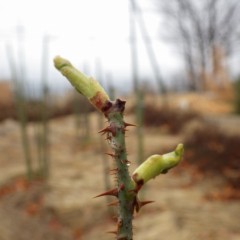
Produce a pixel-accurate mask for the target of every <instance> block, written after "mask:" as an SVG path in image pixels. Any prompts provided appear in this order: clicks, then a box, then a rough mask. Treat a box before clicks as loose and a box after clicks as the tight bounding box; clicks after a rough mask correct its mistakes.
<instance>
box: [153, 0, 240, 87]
mask: <svg viewBox="0 0 240 240" xmlns="http://www.w3.org/2000/svg"><path fill="white" fill-rule="evenodd" d="M156 4H157V7H158V9H159V11H160V12H161V13H163V14H164V16H165V20H166V25H167V29H168V33H167V37H168V38H169V39H170V40H172V41H173V42H174V43H176V45H177V47H178V48H179V49H180V50H181V54H182V57H183V59H184V61H185V66H186V72H187V74H188V79H189V88H190V89H192V90H198V89H206V88H207V81H208V76H207V72H208V71H211V74H212V76H213V75H214V71H215V70H216V66H214V65H215V60H214V55H216V54H215V53H216V49H220V50H219V51H223V52H224V56H225V58H228V57H229V56H231V55H232V54H233V53H234V52H235V51H236V48H237V47H238V45H239V40H240V14H239V10H240V2H239V1H238V0H202V1H191V0H170V1H156ZM212 79H213V78H212V77H211V80H212Z"/></svg>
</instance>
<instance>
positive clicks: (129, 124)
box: [124, 122, 136, 127]
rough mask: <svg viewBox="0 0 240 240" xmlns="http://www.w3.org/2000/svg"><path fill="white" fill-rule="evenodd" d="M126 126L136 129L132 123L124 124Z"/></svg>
mask: <svg viewBox="0 0 240 240" xmlns="http://www.w3.org/2000/svg"><path fill="white" fill-rule="evenodd" d="M124 126H125V127H136V125H135V124H131V123H127V122H124Z"/></svg>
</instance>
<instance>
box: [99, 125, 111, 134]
mask: <svg viewBox="0 0 240 240" xmlns="http://www.w3.org/2000/svg"><path fill="white" fill-rule="evenodd" d="M107 132H112V130H111V127H110V126H107V127H105V128H103V129H102V130H100V131H99V132H98V133H102V134H105V133H107Z"/></svg>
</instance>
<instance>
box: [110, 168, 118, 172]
mask: <svg viewBox="0 0 240 240" xmlns="http://www.w3.org/2000/svg"><path fill="white" fill-rule="evenodd" d="M117 171H118V168H113V169H110V170H109V172H117Z"/></svg>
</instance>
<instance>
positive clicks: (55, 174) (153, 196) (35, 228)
mask: <svg viewBox="0 0 240 240" xmlns="http://www.w3.org/2000/svg"><path fill="white" fill-rule="evenodd" d="M206 118H208V119H210V120H211V121H213V122H214V124H220V125H221V127H222V128H223V129H224V130H225V131H228V128H231V130H230V131H232V132H234V130H233V129H234V128H235V130H236V132H237V131H239V124H240V119H239V118H234V120H233V119H232V117H231V116H229V115H225V118H224V121H219V123H218V118H217V117H216V115H214V117H210V116H207V117H206ZM97 120H98V116H97V114H96V113H92V114H91V117H90V123H91V138H90V139H89V140H85V141H83V140H82V139H79V138H78V136H77V135H76V131H75V119H74V117H73V116H68V117H63V118H59V119H55V120H51V121H50V156H51V174H50V179H49V181H48V183H47V184H44V183H43V182H41V181H35V182H33V183H31V184H29V183H28V182H27V181H26V180H25V179H24V177H22V175H23V173H24V171H25V168H24V158H23V153H22V147H21V141H20V131H19V127H18V124H17V123H16V122H15V121H12V120H6V121H4V122H2V123H1V125H0V151H1V155H0V167H1V175H0V186H1V187H0V240H23V239H24V240H30V239H34V240H43V239H44V240H46V239H47V240H48V239H49V240H53V239H58V240H59V239H60V240H61V239H64V240H68V239H73V240H79V239H81V240H85V239H86V240H103V239H104V240H108V239H109V240H110V239H114V236H112V235H111V234H108V233H106V232H108V231H112V230H114V228H115V227H114V225H115V223H114V221H115V217H114V214H113V211H110V212H109V211H108V209H109V208H108V207H107V206H106V205H107V202H106V199H104V198H97V199H95V198H93V197H94V196H96V195H97V194H99V193H101V192H103V191H104V189H105V187H104V183H103V182H104V176H103V164H102V161H107V162H108V163H109V164H110V165H113V163H112V162H111V159H110V158H107V157H105V156H104V155H103V154H102V153H103V152H106V151H107V146H104V149H103V147H102V145H101V144H100V143H101V142H100V141H101V140H102V139H101V137H100V136H99V135H98V134H97V131H98V130H99V127H98V122H97ZM127 121H128V122H134V120H133V116H131V115H130V116H127ZM216 122H217V123H216ZM232 122H234V123H237V124H236V125H235V124H234V125H233V124H230V125H231V126H229V123H232ZM192 126H194V124H190V123H189V128H191V127H192ZM34 129H35V125H34V124H31V125H30V127H29V137H30V138H31V143H32V145H34V142H35V140H36V139H35V138H34ZM189 131H191V130H189V129H185V130H184V132H180V133H179V134H177V135H169V134H167V133H166V132H161V130H160V129H159V128H157V127H154V128H148V129H144V143H145V155H146V157H147V156H148V155H149V154H152V153H153V152H154V151H156V149H158V150H159V152H158V153H159V154H161V153H162V152H161V151H163V149H166V148H168V149H169V148H171V147H172V148H174V147H175V146H176V144H177V143H179V142H182V141H184V138H185V135H186V133H189ZM127 136H128V137H127V145H128V154H129V160H130V161H132V162H135V159H136V154H135V153H136V135H135V130H134V129H130V131H129V132H128V133H127ZM32 156H33V157H34V158H36V149H35V148H34V147H33V148H32ZM183 162H184V159H183ZM134 168H135V164H134V163H132V164H131V166H130V170H131V172H132V171H133V170H134ZM179 169H181V172H178V169H177V168H176V169H174V170H173V171H170V172H169V173H168V174H166V175H161V176H160V177H158V178H156V179H155V180H154V181H150V182H149V184H148V185H147V187H146V189H145V190H144V191H143V193H142V199H146V200H154V203H152V204H150V205H148V206H146V207H145V208H143V209H142V210H141V212H140V213H139V214H138V215H136V216H135V220H134V226H135V228H134V236H135V237H134V239H136V240H146V239H148V240H159V239H165V240H192V239H194V240H200V239H206V240H219V239H228V240H239V239H240V223H239V216H240V200H237V199H236V200H221V199H220V200H214V199H212V198H211V199H209V198H207V197H206V196H207V195H209V193H214V192H216V191H217V192H218V191H219V190H221V188H222V186H223V179H222V178H221V177H219V176H211V177H204V176H197V181H196V176H194V173H193V171H188V169H187V168H186V169H184V168H179ZM196 174H197V173H196Z"/></svg>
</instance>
